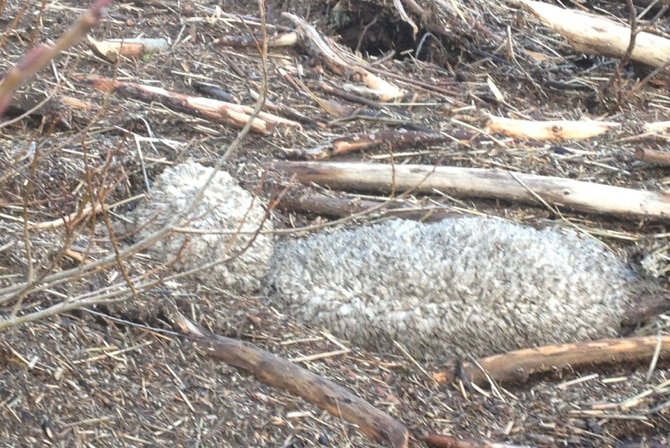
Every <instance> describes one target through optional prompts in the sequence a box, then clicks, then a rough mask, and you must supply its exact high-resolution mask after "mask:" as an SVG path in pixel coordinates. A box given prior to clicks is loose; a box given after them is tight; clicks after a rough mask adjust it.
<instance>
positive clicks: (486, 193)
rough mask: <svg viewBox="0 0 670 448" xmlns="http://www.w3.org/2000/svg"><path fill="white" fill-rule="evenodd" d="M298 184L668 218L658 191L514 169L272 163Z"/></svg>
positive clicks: (669, 203) (666, 201)
mask: <svg viewBox="0 0 670 448" xmlns="http://www.w3.org/2000/svg"><path fill="white" fill-rule="evenodd" d="M274 168H276V169H279V170H282V171H285V172H287V173H289V174H291V175H295V178H296V180H298V181H299V182H301V183H303V184H309V183H312V182H313V183H316V184H319V185H324V186H329V187H332V188H340V189H344V190H364V191H376V192H385V193H389V192H391V193H400V192H405V191H412V192H420V193H428V194H430V193H433V192H435V191H445V192H449V193H450V194H457V195H461V196H475V197H485V198H494V199H505V200H509V201H521V202H525V203H531V204H537V203H539V202H540V198H541V200H542V201H545V202H546V203H549V204H551V205H555V206H565V207H569V208H571V209H574V210H578V211H584V212H591V213H602V214H612V215H618V216H621V217H627V218H640V217H643V218H664V217H667V216H670V195H668V194H666V193H663V192H653V191H642V190H635V189H631V188H623V187H615V186H611V185H605V184H598V183H594V182H584V181H578V180H572V179H564V178H560V177H550V176H539V175H535V174H524V173H518V172H514V171H505V170H499V169H484V168H460V167H450V166H429V165H397V164H396V165H387V164H379V163H346V162H285V161H276V162H274Z"/></svg>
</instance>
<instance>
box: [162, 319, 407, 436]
mask: <svg viewBox="0 0 670 448" xmlns="http://www.w3.org/2000/svg"><path fill="white" fill-rule="evenodd" d="M175 325H176V326H177V327H178V328H179V330H180V331H181V332H183V333H184V334H186V335H188V336H189V337H192V338H193V339H194V341H195V342H196V343H197V344H198V345H201V346H203V347H205V348H206V350H207V351H208V353H209V354H210V355H211V356H213V357H215V358H218V359H220V360H222V361H223V362H225V363H226V364H228V365H231V366H233V367H237V368H239V369H243V370H246V371H248V372H250V373H252V374H253V375H254V376H255V377H256V378H258V379H259V380H260V381H262V382H264V383H265V384H268V385H270V386H272V387H276V388H278V389H282V390H285V391H287V392H289V393H291V394H295V395H298V396H300V397H302V398H304V399H305V400H307V401H309V402H310V403H312V404H314V405H315V406H317V407H319V408H321V409H324V410H326V411H328V412H330V413H331V414H333V415H335V416H338V417H342V418H343V419H344V420H346V421H348V422H350V423H353V424H355V425H357V426H358V427H359V429H360V431H361V432H363V433H364V434H365V435H367V436H368V437H370V438H372V439H374V440H375V441H377V442H380V443H383V444H385V445H388V446H391V447H401V448H404V447H407V444H408V439H409V433H408V431H407V429H406V428H405V427H404V426H403V425H402V423H400V422H398V421H397V420H395V419H393V418H392V417H390V416H389V415H387V414H385V413H384V412H381V411H380V410H378V409H377V408H375V407H373V406H372V405H370V404H369V403H367V402H366V401H363V400H361V399H360V398H358V397H357V396H355V395H353V394H352V393H351V392H349V391H348V390H347V389H345V388H343V387H341V386H338V385H337V384H335V383H333V382H331V381H329V380H327V379H325V378H323V377H321V376H318V375H316V374H314V373H312V372H310V371H309V370H306V369H303V368H302V367H299V366H297V365H295V364H293V363H291V362H289V361H287V360H285V359H282V358H280V357H279V356H276V355H273V354H272V353H268V352H266V351H264V350H261V349H259V348H257V347H255V346H253V345H251V344H248V343H245V342H242V341H238V340H235V339H230V338H226V337H223V336H218V335H215V334H213V333H210V332H209V331H207V330H205V329H204V328H201V327H199V326H196V325H195V324H193V323H192V322H190V321H189V320H188V319H186V318H185V317H184V316H182V315H176V316H175Z"/></svg>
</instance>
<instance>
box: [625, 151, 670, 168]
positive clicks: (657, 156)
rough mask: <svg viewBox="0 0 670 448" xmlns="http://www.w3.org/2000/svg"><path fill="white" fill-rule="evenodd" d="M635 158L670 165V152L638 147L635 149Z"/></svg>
mask: <svg viewBox="0 0 670 448" xmlns="http://www.w3.org/2000/svg"><path fill="white" fill-rule="evenodd" d="M634 156H635V158H636V159H637V160H641V161H643V162H647V163H655V164H657V165H665V166H668V165H670V152H668V151H659V150H657V149H650V148H637V149H636V150H635V155H634Z"/></svg>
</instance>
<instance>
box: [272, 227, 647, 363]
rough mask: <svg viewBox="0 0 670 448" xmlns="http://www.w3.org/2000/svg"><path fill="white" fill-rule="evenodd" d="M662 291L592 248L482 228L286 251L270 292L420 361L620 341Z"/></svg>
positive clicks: (350, 238) (346, 235)
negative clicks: (639, 304)
mask: <svg viewBox="0 0 670 448" xmlns="http://www.w3.org/2000/svg"><path fill="white" fill-rule="evenodd" d="M655 287H656V286H655V285H651V286H650V284H649V283H648V282H647V281H643V280H641V279H640V278H638V277H637V276H636V274H635V273H634V272H633V271H632V270H631V269H630V268H629V266H628V265H627V264H626V263H625V262H623V261H622V260H621V259H620V258H618V257H617V256H616V255H615V254H613V253H612V252H610V251H609V250H608V249H607V248H606V247H605V246H604V245H603V244H602V243H601V242H599V241H597V240H595V239H593V238H591V237H588V236H584V235H580V234H577V233H575V232H573V231H570V230H559V229H553V228H547V229H544V230H537V229H534V228H530V227H524V226H522V225H518V224H515V223H511V222H508V221H504V220H502V219H496V218H479V217H471V218H465V217H464V218H460V219H446V220H443V221H441V222H438V223H433V224H421V223H417V222H414V221H405V220H390V221H385V222H383V223H380V224H377V225H372V226H368V227H360V228H356V229H354V230H340V231H335V232H332V233H328V232H323V233H320V234H315V235H312V236H308V237H306V238H301V239H293V240H286V241H283V242H281V243H278V244H277V247H276V249H275V252H274V255H273V257H272V259H271V262H270V274H269V276H268V278H267V279H266V281H265V293H267V294H268V295H269V296H270V297H271V299H272V300H273V303H274V304H275V305H276V306H278V307H279V309H281V310H284V311H286V312H287V313H288V314H289V315H291V316H294V317H296V318H299V319H300V320H302V321H304V322H305V323H307V324H310V325H313V326H316V327H322V328H325V329H328V330H330V331H332V332H333V333H334V334H336V335H338V336H340V337H342V338H345V339H348V340H349V341H351V342H352V343H354V344H357V345H360V346H364V347H368V348H371V349H377V350H392V349H393V341H397V342H399V343H400V344H401V345H402V346H404V347H405V348H406V349H407V350H408V351H409V353H410V354H411V355H412V356H414V357H416V358H419V359H444V358H446V357H449V356H459V357H463V356H467V355H473V356H488V355H492V354H496V353H502V352H506V351H509V350H515V349H520V348H528V347H534V346H541V345H545V344H552V343H563V342H574V341H582V340H589V339H596V338H603V337H614V336H617V335H619V334H620V331H621V323H622V320H623V319H624V318H625V314H626V313H627V309H629V307H630V306H631V305H633V303H634V302H635V301H636V300H638V296H639V295H641V294H643V293H644V292H648V290H649V288H651V290H653V289H654V288H655Z"/></svg>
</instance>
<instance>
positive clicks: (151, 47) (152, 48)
mask: <svg viewBox="0 0 670 448" xmlns="http://www.w3.org/2000/svg"><path fill="white" fill-rule="evenodd" d="M86 43H87V45H88V46H89V48H90V49H91V50H92V51H93V52H94V53H96V54H97V55H98V56H100V57H102V58H104V59H106V60H108V61H110V62H116V61H118V59H119V57H120V56H129V57H137V58H139V57H143V56H145V55H147V54H154V53H158V52H161V51H165V50H167V49H168V48H170V45H169V43H168V41H167V39H164V38H156V39H151V38H147V37H138V38H128V39H106V40H101V41H100V40H95V39H94V38H93V37H91V36H87V38H86Z"/></svg>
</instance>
